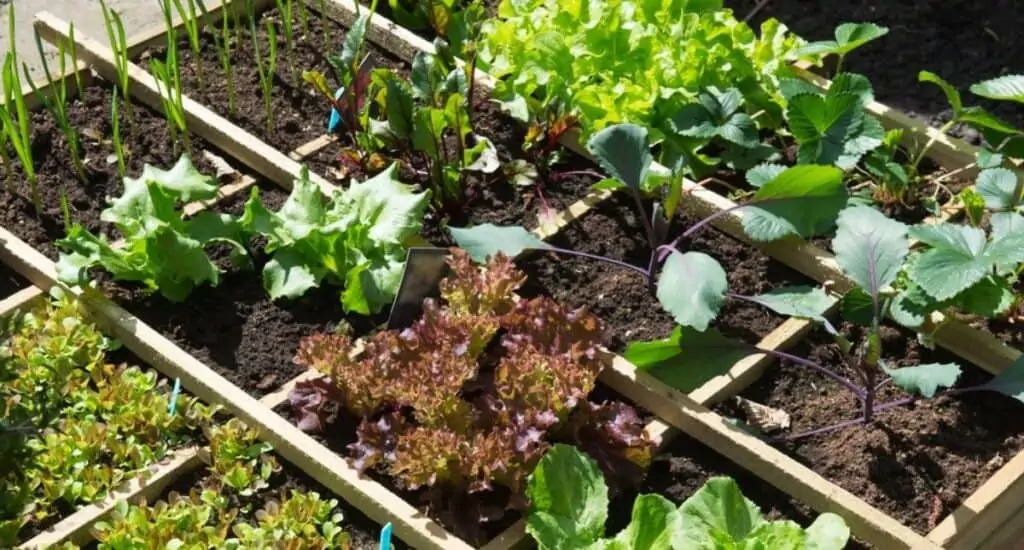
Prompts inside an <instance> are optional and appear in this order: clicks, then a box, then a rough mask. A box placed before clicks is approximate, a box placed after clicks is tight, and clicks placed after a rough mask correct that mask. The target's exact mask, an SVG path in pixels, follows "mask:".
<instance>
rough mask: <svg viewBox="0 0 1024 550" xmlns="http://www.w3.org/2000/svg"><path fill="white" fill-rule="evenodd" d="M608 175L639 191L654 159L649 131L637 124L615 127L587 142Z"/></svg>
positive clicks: (597, 134) (602, 131)
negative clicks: (648, 138) (648, 139)
mask: <svg viewBox="0 0 1024 550" xmlns="http://www.w3.org/2000/svg"><path fill="white" fill-rule="evenodd" d="M587 150H589V151H590V152H591V154H593V155H594V157H595V158H596V159H597V162H598V164H600V165H601V168H603V169H604V170H605V171H606V172H608V175H610V176H611V177H613V178H615V179H617V180H619V181H621V182H622V183H624V184H626V185H627V186H628V187H630V188H632V189H633V190H639V189H640V186H641V184H642V183H643V181H644V178H646V177H647V171H648V169H650V166H651V163H652V162H653V161H654V158H653V157H652V156H651V151H650V145H649V144H648V143H647V129H646V128H643V127H640V126H637V125H635V124H615V125H613V126H609V127H608V128H605V129H604V130H601V131H600V132H598V133H596V134H594V136H593V137H592V138H590V141H588V142H587Z"/></svg>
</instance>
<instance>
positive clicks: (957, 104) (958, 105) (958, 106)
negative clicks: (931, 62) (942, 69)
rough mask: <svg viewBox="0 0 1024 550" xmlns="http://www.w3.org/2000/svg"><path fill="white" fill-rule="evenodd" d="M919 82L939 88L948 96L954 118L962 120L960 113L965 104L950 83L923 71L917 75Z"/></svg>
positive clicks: (947, 99)
mask: <svg viewBox="0 0 1024 550" xmlns="http://www.w3.org/2000/svg"><path fill="white" fill-rule="evenodd" d="M917 81H918V82H929V83H931V84H934V85H936V86H938V87H939V89H940V90H942V93H943V94H945V96H946V101H947V102H948V103H949V106H950V107H952V108H953V118H960V112H961V111H963V109H964V102H963V100H962V99H961V98H960V92H959V91H958V90H957V89H956V87H954V86H953V85H952V84H950V83H949V82H946V80H945V79H943V78H942V77H941V76H939V75H937V74H935V73H933V72H929V71H921V72H920V73H918V74H917Z"/></svg>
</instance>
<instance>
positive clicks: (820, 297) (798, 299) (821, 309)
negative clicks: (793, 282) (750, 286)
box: [748, 286, 835, 322]
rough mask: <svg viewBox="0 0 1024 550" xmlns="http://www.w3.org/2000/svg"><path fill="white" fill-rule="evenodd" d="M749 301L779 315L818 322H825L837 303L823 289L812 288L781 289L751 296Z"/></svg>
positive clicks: (793, 287) (794, 287)
mask: <svg viewBox="0 0 1024 550" xmlns="http://www.w3.org/2000/svg"><path fill="white" fill-rule="evenodd" d="M748 299H749V300H752V301H754V302H757V303H759V304H761V305H763V306H765V307H767V308H769V309H771V310H772V311H774V312H775V313H778V314H779V315H785V316H787V317H801V318H804V319H811V320H813V321H818V322H824V320H825V318H824V315H825V312H826V311H828V309H829V308H830V307H832V304H834V303H835V300H834V299H833V298H832V297H831V296H829V295H828V294H826V293H825V291H824V290H822V289H821V287H812V286H792V287H785V288H779V289H775V290H771V291H769V292H765V293H764V294H758V295H757V296H749V297H748Z"/></svg>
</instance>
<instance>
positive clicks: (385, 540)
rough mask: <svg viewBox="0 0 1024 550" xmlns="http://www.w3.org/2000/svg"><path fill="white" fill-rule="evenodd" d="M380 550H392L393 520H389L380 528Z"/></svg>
mask: <svg viewBox="0 0 1024 550" xmlns="http://www.w3.org/2000/svg"><path fill="white" fill-rule="evenodd" d="M380 550H391V522H390V521H389V522H387V524H385V525H384V528H383V529H381V530H380Z"/></svg>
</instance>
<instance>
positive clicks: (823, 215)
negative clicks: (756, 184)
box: [743, 165, 848, 242]
mask: <svg viewBox="0 0 1024 550" xmlns="http://www.w3.org/2000/svg"><path fill="white" fill-rule="evenodd" d="M847 199H848V194H847V191H846V186H844V185H843V173H842V171H841V170H839V169H838V168H835V167H833V166H814V165H805V166H793V167H790V168H787V169H785V170H783V171H781V172H779V173H778V174H777V175H776V176H775V177H774V178H772V179H771V180H770V181H768V182H766V183H764V184H763V185H761V187H760V189H758V190H757V193H755V194H754V197H753V198H752V199H751V200H750V203H749V206H747V207H746V208H745V210H746V212H745V213H744V216H743V229H744V231H746V233H747V235H748V236H749V237H750V238H751V239H752V240H754V241H758V242H768V241H773V240H776V239H781V238H783V237H786V236H789V235H797V236H801V237H812V236H815V235H820V234H822V233H824V232H826V231H828V230H829V229H831V228H832V226H833V225H834V224H835V220H836V216H837V215H838V214H839V211H840V210H842V209H843V207H844V206H846V202H847Z"/></svg>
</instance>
